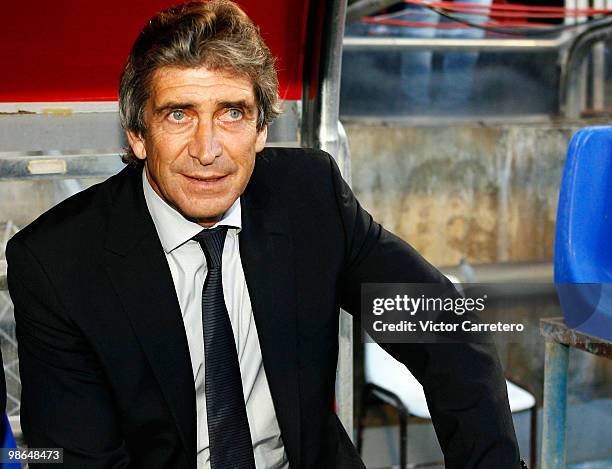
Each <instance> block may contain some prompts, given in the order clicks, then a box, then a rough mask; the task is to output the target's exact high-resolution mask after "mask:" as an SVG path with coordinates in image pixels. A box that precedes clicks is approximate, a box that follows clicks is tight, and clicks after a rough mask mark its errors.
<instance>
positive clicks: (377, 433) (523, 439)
mask: <svg viewBox="0 0 612 469" xmlns="http://www.w3.org/2000/svg"><path fill="white" fill-rule="evenodd" d="M369 412H372V413H374V414H375V413H376V412H377V409H376V407H373V408H372V409H370V411H369ZM513 418H514V427H515V429H516V434H517V438H518V440H519V446H520V449H521V454H522V455H523V458H524V459H525V460H526V461H528V460H529V413H528V412H524V413H522V414H517V415H514V416H513ZM538 421H539V423H540V425H539V429H538V442H539V440H540V435H541V421H542V419H541V410H540V413H539V418H538ZM567 421H568V426H567V457H568V463H569V464H571V465H570V466H569V468H568V469H570V468H571V469H612V399H597V400H593V401H590V402H570V403H569V408H568V418H567ZM398 439H399V438H398V427H397V425H393V424H390V425H382V426H372V427H366V428H365V430H364V434H363V451H362V457H363V460H364V462H365V464H366V467H368V469H379V468H389V467H394V466H395V467H397V465H398V464H399V458H398V454H399V452H398ZM407 454H408V463H409V467H419V468H420V467H423V468H425V467H427V468H431V469H443V468H444V466H443V465H441V464H435V462H441V461H442V460H443V458H442V452H441V450H440V447H439V445H438V443H437V440H436V437H435V433H434V430H433V426H432V425H431V423H430V422H425V421H418V422H415V423H410V424H409V425H408V453H407ZM538 459H539V455H538Z"/></svg>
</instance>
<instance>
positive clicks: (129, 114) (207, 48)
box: [119, 0, 280, 163]
mask: <svg viewBox="0 0 612 469" xmlns="http://www.w3.org/2000/svg"><path fill="white" fill-rule="evenodd" d="M274 63H275V60H274V57H273V56H272V53H271V52H270V49H269V48H268V46H267V45H266V44H265V42H264V40H263V39H262V37H261V35H260V34H259V29H258V27H257V26H256V25H255V24H254V23H253V22H252V21H251V19H250V18H249V17H248V16H247V15H246V13H245V12H244V11H242V9H240V7H238V6H237V5H236V4H235V3H234V2H232V1H229V0H203V1H196V2H190V3H185V4H183V5H179V6H176V7H173V8H169V9H167V10H163V11H161V12H160V13H158V14H157V15H155V16H154V17H153V18H151V20H149V22H148V23H147V25H146V26H145V27H144V29H143V30H142V31H141V33H140V35H139V36H138V38H137V39H136V41H135V42H134V45H133V46H132V50H131V51H130V54H129V56H128V59H127V62H126V64H125V67H124V69H123V73H122V74H121V80H120V82H119V117H120V120H121V125H122V127H123V128H124V129H125V130H129V131H132V132H134V133H136V134H138V135H144V134H145V133H146V131H147V127H146V123H145V121H144V108H145V105H146V103H147V100H148V99H149V96H150V89H151V81H152V77H153V74H154V73H155V71H157V70H158V69H160V68H162V67H183V68H192V67H201V66H204V67H206V68H208V69H210V70H230V71H232V72H235V73H236V74H238V75H240V76H243V77H246V78H248V79H249V80H250V81H251V83H252V84H253V90H254V94H255V101H256V104H257V110H258V116H257V131H261V130H262V129H263V128H264V127H266V126H267V125H269V124H270V123H271V122H272V121H273V120H274V118H275V117H277V116H278V115H279V114H280V106H279V98H278V77H277V75H276V69H275V68H274ZM122 159H123V161H124V163H139V162H140V160H138V159H137V158H136V155H134V153H133V151H132V150H131V148H128V149H127V151H126V154H125V155H124V156H123V158H122Z"/></svg>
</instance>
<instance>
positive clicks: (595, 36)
mask: <svg viewBox="0 0 612 469" xmlns="http://www.w3.org/2000/svg"><path fill="white" fill-rule="evenodd" d="M611 37H612V18H606V19H605V21H602V22H600V23H598V24H596V25H594V26H593V27H591V28H588V29H586V30H584V31H583V32H581V33H580V34H578V35H577V36H576V37H574V38H573V40H572V42H571V44H570V47H569V48H568V49H567V54H566V57H565V60H564V63H563V66H562V67H561V77H560V87H561V90H560V97H561V99H560V105H561V106H560V113H561V114H562V115H563V116H565V117H566V118H568V119H577V118H579V117H580V113H581V111H582V109H583V106H584V100H585V96H584V94H585V93H584V87H583V86H581V83H580V81H581V79H583V77H582V76H581V75H582V73H581V70H580V68H581V65H582V64H583V62H584V59H585V58H586V57H587V55H588V54H589V53H591V51H592V50H593V47H594V46H595V45H596V44H597V43H599V42H602V41H605V40H607V39H610V38H611Z"/></svg>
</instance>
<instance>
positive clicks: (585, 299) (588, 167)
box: [555, 126, 612, 340]
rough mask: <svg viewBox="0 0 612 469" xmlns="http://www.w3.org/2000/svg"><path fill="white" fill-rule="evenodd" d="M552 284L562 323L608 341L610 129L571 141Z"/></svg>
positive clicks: (611, 331) (611, 319)
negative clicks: (561, 313) (560, 309)
mask: <svg viewBox="0 0 612 469" xmlns="http://www.w3.org/2000/svg"><path fill="white" fill-rule="evenodd" d="M555 284H556V287H557V292H558V293H559V299H560V301H561V307H562V309H563V314H564V317H565V322H566V323H567V325H568V326H569V327H572V328H575V329H577V330H579V331H581V332H584V333H586V334H589V335H592V336H595V337H600V338H603V339H605V340H612V126H605V127H604V126H601V127H587V128H584V129H581V130H579V131H578V132H576V134H575V135H574V136H573V138H572V140H571V142H570V145H569V149H568V151H567V158H566V160H565V167H564V171H563V179H562V181H561V190H560V194H559V207H558V210H557V225H556V235H555Z"/></svg>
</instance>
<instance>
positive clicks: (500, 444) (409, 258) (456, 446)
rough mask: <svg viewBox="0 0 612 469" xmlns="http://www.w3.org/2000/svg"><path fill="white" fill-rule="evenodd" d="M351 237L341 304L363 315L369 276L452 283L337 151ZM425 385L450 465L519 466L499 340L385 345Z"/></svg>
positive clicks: (451, 468)
mask: <svg viewBox="0 0 612 469" xmlns="http://www.w3.org/2000/svg"><path fill="white" fill-rule="evenodd" d="M330 165H331V174H332V176H331V177H332V182H333V185H334V191H335V194H336V200H337V204H338V209H339V212H340V216H341V218H342V224H343V229H344V238H345V245H346V251H345V268H344V272H343V275H342V281H341V286H340V303H341V306H342V307H343V308H344V309H345V310H346V311H348V312H349V313H351V314H352V315H353V316H355V318H359V315H360V311H361V305H360V299H361V285H362V284H364V283H386V282H389V283H398V282H401V283H446V284H448V285H449V286H450V282H449V281H448V280H447V279H446V277H444V276H443V275H442V274H441V273H440V272H439V271H437V270H436V269H435V268H434V267H433V266H432V265H431V264H429V263H428V262H427V261H426V260H425V259H424V258H423V257H422V256H420V255H419V254H418V253H417V252H416V251H415V250H414V249H413V248H412V247H411V246H410V245H408V244H407V243H405V242H404V241H402V240H401V239H400V238H398V237H397V236H395V235H393V234H392V233H390V232H388V231H386V230H385V229H384V228H383V227H382V226H381V225H379V224H378V223H376V222H375V221H374V220H373V219H372V217H371V215H370V214H369V213H367V212H366V211H365V210H364V209H363V208H362V207H361V206H360V205H359V202H358V201H357V200H356V199H355V197H354V195H353V193H352V191H351V189H350V188H349V187H348V185H347V184H346V182H345V181H344V180H343V179H342V177H341V175H340V172H339V170H338V167H337V166H336V164H335V162H334V161H333V159H332V158H331V157H330ZM381 346H382V347H383V348H384V349H385V350H386V351H387V352H389V353H390V354H391V355H392V356H393V357H394V358H395V359H396V360H398V361H400V362H402V363H403V364H404V365H405V366H407V367H408V369H409V370H410V371H411V372H412V374H413V375H414V376H415V377H416V378H417V379H418V381H419V382H420V383H421V384H422V385H423V388H424V390H425V396H426V398H427V403H428V407H429V410H430V413H431V416H432V421H433V424H434V427H435V430H436V434H437V437H438V440H439V442H440V446H441V447H442V451H443V453H444V459H445V466H446V467H447V468H448V469H470V468H491V467H498V468H504V469H506V468H518V467H520V460H519V452H518V445H517V442H516V436H515V434H514V428H513V424H512V417H511V414H510V409H509V405H508V397H507V390H506V385H505V380H504V377H503V374H502V369H501V365H500V363H499V359H498V357H497V353H496V351H495V347H494V346H493V345H491V344H473V343H436V344H430V343H406V344H381Z"/></svg>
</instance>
